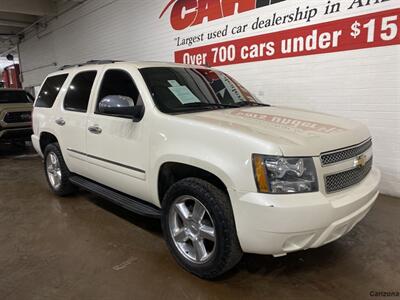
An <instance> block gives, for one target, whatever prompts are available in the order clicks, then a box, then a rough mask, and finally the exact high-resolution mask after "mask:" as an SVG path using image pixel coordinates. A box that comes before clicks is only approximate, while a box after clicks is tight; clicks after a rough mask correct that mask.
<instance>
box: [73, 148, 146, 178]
mask: <svg viewBox="0 0 400 300" xmlns="http://www.w3.org/2000/svg"><path fill="white" fill-rule="evenodd" d="M67 150H68V151H69V152H73V153H76V154H79V155H83V156H86V157H89V158H93V159H97V160H100V161H103V162H106V163H109V164H113V165H116V166H119V167H122V168H126V169H129V170H132V171H136V172H139V173H143V174H146V171H145V170H142V169H138V168H135V167H131V166H127V165H124V164H121V163H118V162H115V161H111V160H108V159H105V158H101V157H98V156H94V155H90V154H87V153H83V152H80V151H77V150H74V149H70V148H68V149H67Z"/></svg>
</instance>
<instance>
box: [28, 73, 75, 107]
mask: <svg viewBox="0 0 400 300" xmlns="http://www.w3.org/2000/svg"><path fill="white" fill-rule="evenodd" d="M67 77H68V74H62V75H57V76H51V77H48V78H47V79H46V81H45V82H44V84H43V86H42V89H41V90H40V93H39V96H38V98H37V100H36V104H35V107H46V108H50V107H52V106H53V104H54V101H56V98H57V96H58V93H59V92H60V90H61V87H62V85H63V84H64V82H65V80H66V79H67Z"/></svg>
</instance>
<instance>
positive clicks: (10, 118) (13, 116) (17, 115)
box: [4, 111, 32, 124]
mask: <svg viewBox="0 0 400 300" xmlns="http://www.w3.org/2000/svg"><path fill="white" fill-rule="evenodd" d="M31 120H32V119H31V112H30V111H17V112H8V113H6V115H5V116H4V122H6V123H9V124H10V123H26V122H30V121H31Z"/></svg>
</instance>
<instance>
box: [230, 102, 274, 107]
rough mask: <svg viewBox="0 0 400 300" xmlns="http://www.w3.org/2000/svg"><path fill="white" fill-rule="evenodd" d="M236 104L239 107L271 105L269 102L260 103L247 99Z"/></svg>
mask: <svg viewBox="0 0 400 300" xmlns="http://www.w3.org/2000/svg"><path fill="white" fill-rule="evenodd" d="M237 105H238V106H239V107H243V106H264V107H269V106H271V105H269V104H264V103H260V102H250V101H249V102H247V101H243V102H239V103H237Z"/></svg>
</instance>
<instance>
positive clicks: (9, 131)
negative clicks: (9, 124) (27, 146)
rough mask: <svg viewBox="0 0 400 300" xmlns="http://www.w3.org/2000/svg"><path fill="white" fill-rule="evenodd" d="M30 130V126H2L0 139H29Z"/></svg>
mask: <svg viewBox="0 0 400 300" xmlns="http://www.w3.org/2000/svg"><path fill="white" fill-rule="evenodd" d="M32 132H33V131H32V127H22V128H3V129H0V141H2V142H10V141H29V140H30V139H31V134H32Z"/></svg>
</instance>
